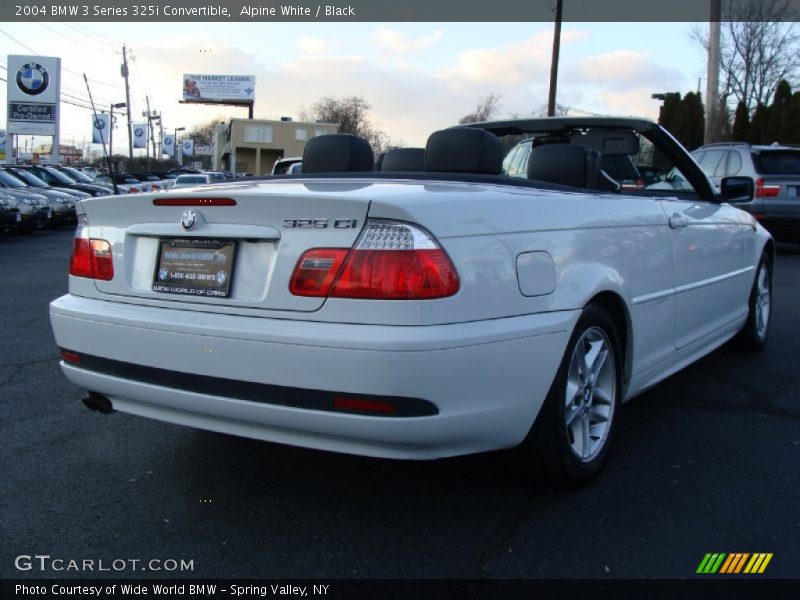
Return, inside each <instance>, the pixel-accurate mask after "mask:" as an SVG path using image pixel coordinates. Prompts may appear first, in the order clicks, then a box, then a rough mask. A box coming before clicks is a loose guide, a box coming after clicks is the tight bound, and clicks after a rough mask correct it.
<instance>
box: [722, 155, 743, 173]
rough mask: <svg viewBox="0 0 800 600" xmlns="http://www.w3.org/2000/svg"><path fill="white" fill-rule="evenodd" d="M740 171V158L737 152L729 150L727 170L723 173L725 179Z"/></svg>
mask: <svg viewBox="0 0 800 600" xmlns="http://www.w3.org/2000/svg"><path fill="white" fill-rule="evenodd" d="M741 170H742V157H741V156H739V151H738V150H731V152H730V156H728V170H727V171H726V173H725V176H726V177H729V176H731V175H738V174H739V171H741Z"/></svg>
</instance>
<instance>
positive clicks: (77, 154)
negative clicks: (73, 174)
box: [32, 144, 83, 165]
mask: <svg viewBox="0 0 800 600" xmlns="http://www.w3.org/2000/svg"><path fill="white" fill-rule="evenodd" d="M52 153H53V145H52V144H42V145H41V146H36V148H34V149H33V157H32V159H33V162H34V163H38V162H39V161H40V160H41V161H43V162H47V161H49V160H50V155H51V154H52ZM58 157H59V160H60V161H61V162H62V164H65V165H73V164H76V163H80V162H81V161H83V150H81V149H80V148H76V147H75V146H67V145H64V144H61V145H60V146H59V147H58Z"/></svg>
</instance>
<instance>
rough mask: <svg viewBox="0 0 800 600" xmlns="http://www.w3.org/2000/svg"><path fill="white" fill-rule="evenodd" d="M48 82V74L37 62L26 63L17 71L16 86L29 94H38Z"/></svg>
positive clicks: (44, 88) (45, 87)
mask: <svg viewBox="0 0 800 600" xmlns="http://www.w3.org/2000/svg"><path fill="white" fill-rule="evenodd" d="M49 84H50V74H49V73H48V72H47V69H45V68H44V67H43V66H42V65H40V64H39V63H35V62H31V63H26V64H24V65H22V66H21V67H20V68H19V70H18V71H17V87H18V88H19V89H20V90H22V92H23V93H25V94H28V95H29V96H38V95H39V94H41V93H42V92H44V91H45V90H46V89H47V86H48V85H49Z"/></svg>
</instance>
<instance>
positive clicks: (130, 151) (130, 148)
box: [120, 44, 133, 158]
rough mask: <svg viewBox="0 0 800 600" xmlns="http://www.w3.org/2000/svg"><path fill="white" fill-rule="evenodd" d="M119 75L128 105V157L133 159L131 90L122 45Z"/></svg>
mask: <svg viewBox="0 0 800 600" xmlns="http://www.w3.org/2000/svg"><path fill="white" fill-rule="evenodd" d="M120 74H121V75H122V76H123V77H124V78H125V103H126V104H127V105H128V157H129V158H133V126H132V125H131V88H130V85H129V84H128V75H129V74H130V71H129V70H128V49H127V48H125V44H122V66H121V67H120Z"/></svg>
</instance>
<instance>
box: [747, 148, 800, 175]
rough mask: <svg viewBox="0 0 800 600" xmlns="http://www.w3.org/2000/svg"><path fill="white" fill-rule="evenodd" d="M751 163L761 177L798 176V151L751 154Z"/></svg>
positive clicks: (770, 151) (799, 164) (799, 171)
mask: <svg viewBox="0 0 800 600" xmlns="http://www.w3.org/2000/svg"><path fill="white" fill-rule="evenodd" d="M753 163H754V164H755V166H756V171H758V172H759V173H761V174H762V175H800V150H762V151H761V152H753Z"/></svg>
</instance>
